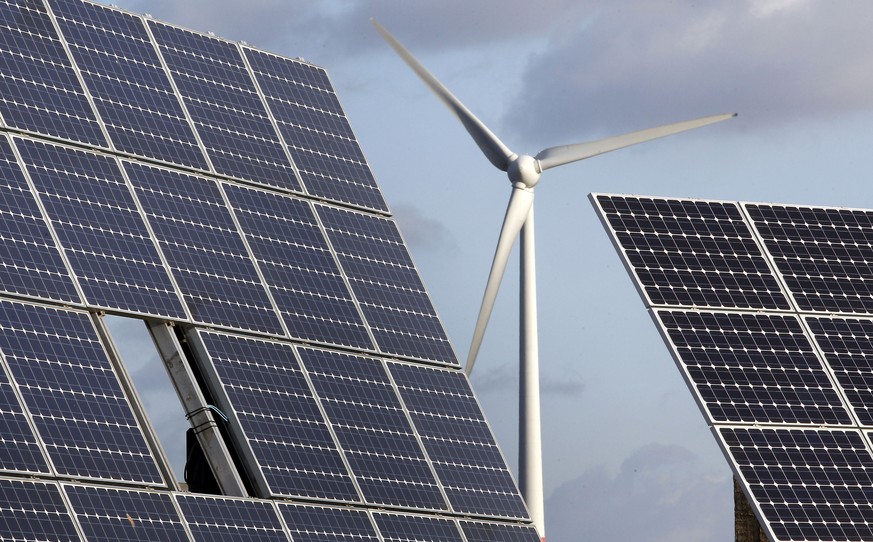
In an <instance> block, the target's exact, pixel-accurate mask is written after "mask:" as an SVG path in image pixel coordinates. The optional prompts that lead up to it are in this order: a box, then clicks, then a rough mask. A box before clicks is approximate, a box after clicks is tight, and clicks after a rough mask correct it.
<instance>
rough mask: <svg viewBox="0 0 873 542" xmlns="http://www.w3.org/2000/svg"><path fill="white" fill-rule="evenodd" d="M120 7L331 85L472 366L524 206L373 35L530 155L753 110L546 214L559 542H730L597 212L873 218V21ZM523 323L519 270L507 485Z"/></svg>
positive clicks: (651, 3)
mask: <svg viewBox="0 0 873 542" xmlns="http://www.w3.org/2000/svg"><path fill="white" fill-rule="evenodd" d="M116 2H117V3H119V4H120V5H121V6H122V7H124V8H127V9H130V10H132V11H136V12H140V13H150V14H152V15H153V16H154V17H156V18H158V19H162V20H166V21H169V22H173V23H176V24H180V25H183V26H186V27H189V28H192V29H195V30H201V31H212V32H215V33H216V34H217V35H219V36H224V37H228V38H232V39H238V40H244V41H246V42H248V43H249V44H252V45H254V46H257V47H260V48H263V49H267V50H270V51H274V52H277V53H280V54H283V55H287V56H291V57H297V56H301V57H303V58H305V59H307V60H309V61H311V62H313V63H315V64H318V65H321V66H324V67H326V68H327V69H328V71H329V73H330V75H331V78H332V80H333V83H334V85H335V87H336V89H337V92H338V94H339V96H340V99H341V101H342V102H343V104H344V106H345V108H346V112H347V114H348V116H349V118H350V120H351V123H352V126H353V127H354V129H355V131H356V133H357V135H358V138H359V139H360V141H361V144H362V146H363V148H364V152H365V154H366V155H367V157H368V160H369V161H370V164H371V166H372V168H373V171H374V173H375V175H376V178H377V180H378V181H379V183H380V185H381V187H382V189H383V192H384V194H385V196H386V198H387V200H388V202H389V205H390V206H391V208H392V210H393V211H394V213H395V215H396V217H397V220H398V222H399V223H400V226H401V229H402V230H403V233H404V235H405V237H406V240H407V242H408V244H409V245H410V247H411V250H412V252H413V256H414V258H415V260H416V262H417V264H418V266H419V269H420V272H421V273H422V275H423V278H424V280H425V283H426V285H427V286H428V289H429V290H430V292H431V295H432V297H433V299H434V302H435V304H436V306H437V310H438V311H439V312H440V314H441V316H442V318H443V322H444V324H445V325H446V327H447V329H448V332H449V335H450V337H451V338H452V340H453V343H454V346H455V349H456V351H457V352H458V354H459V355H460V356H464V355H465V354H466V351H467V348H468V346H469V340H470V336H471V334H472V330H473V325H474V322H475V317H476V314H477V311H478V308H479V302H480V300H481V293H482V289H483V288H484V284H485V279H486V277H487V273H488V268H489V266H490V262H491V258H492V256H493V250H494V245H495V243H496V240H497V233H498V230H499V227H500V224H501V221H502V218H503V212H504V210H505V206H506V200H507V198H508V196H509V184H508V182H507V181H506V177H505V176H504V175H503V174H502V173H501V172H499V171H497V170H495V169H493V168H492V166H491V165H490V164H489V163H488V162H487V161H486V160H485V159H484V158H483V157H482V156H481V155H480V153H479V151H478V149H477V148H476V147H475V145H474V144H473V143H472V141H471V140H470V139H469V137H468V136H467V134H466V133H465V132H464V130H463V128H462V127H461V126H460V124H459V123H458V122H457V120H456V119H455V118H454V117H453V116H451V114H449V113H448V111H447V110H446V109H445V108H444V106H443V105H442V104H441V103H440V102H439V101H438V100H436V99H435V98H434V97H433V96H432V95H431V94H430V93H429V91H428V90H427V89H426V88H425V87H424V86H423V85H422V84H421V82H420V81H419V80H418V79H417V78H416V77H415V76H414V75H413V74H412V73H411V72H410V71H409V69H408V68H407V67H406V66H405V65H404V64H403V63H402V62H401V61H400V60H399V59H398V58H397V57H396V56H395V55H394V53H393V52H392V51H391V50H390V49H389V48H388V46H387V45H386V44H385V43H384V42H382V41H381V39H380V38H379V36H378V34H377V33H376V32H375V30H374V29H373V27H372V26H371V25H370V23H369V18H370V17H376V18H377V19H378V20H379V21H380V22H381V23H382V24H383V25H384V26H385V27H386V28H388V30H389V31H391V32H392V33H393V34H394V35H396V36H397V38H398V39H400V40H401V41H402V42H403V43H404V44H405V45H406V46H407V47H408V48H409V49H410V50H411V51H412V52H413V54H415V55H416V56H417V57H418V58H419V59H420V60H421V61H422V62H423V63H424V64H425V65H426V66H428V68H429V69H430V70H431V71H432V72H433V73H434V74H435V75H436V76H437V77H438V78H440V80H441V81H442V82H443V83H445V84H446V86H448V87H449V88H450V89H451V90H452V91H453V92H454V93H455V94H456V95H457V96H458V97H459V98H460V99H461V100H462V101H464V103H465V104H466V105H467V106H468V107H469V108H470V109H471V110H472V111H473V112H474V113H475V114H477V115H478V116H479V117H480V118H481V119H482V120H483V121H484V122H485V123H486V124H488V125H489V126H490V127H491V128H492V129H493V130H494V131H495V132H496V133H497V134H498V135H499V136H500V137H501V138H502V139H503V141H504V142H506V143H507V144H508V145H509V146H510V147H511V148H512V149H513V150H515V151H516V152H519V153H531V154H533V153H536V152H537V151H539V150H540V149H542V148H545V147H548V146H552V145H558V144H565V143H574V142H579V141H585V140H589V139H594V138H598V137H603V136H608V135H613V134H618V133H622V132H626V131H630V130H636V129H642V128H647V127H650V126H654V125H658V124H663V123H668V122H674V121H679V120H686V119H690V118H694V117H698V116H703V115H710V114H716V113H726V112H733V111H736V112H738V113H739V115H740V116H739V117H738V118H736V119H733V120H731V121H728V122H725V123H721V124H718V125H715V126H710V127H706V128H703V129H701V130H699V131H696V132H691V133H688V134H683V135H679V136H674V137H672V138H669V139H664V140H660V141H657V142H653V143H649V144H646V145H642V146H639V147H634V148H631V149H625V150H622V151H618V152H615V153H612V154H609V155H605V156H601V157H597V158H594V159H591V160H589V161H586V162H582V163H578V164H573V165H569V166H564V167H562V168H559V169H555V170H550V171H549V172H547V174H546V175H545V176H544V178H543V180H542V181H541V183H540V184H539V186H538V188H537V204H536V216H537V250H538V269H537V272H538V279H539V301H540V306H539V322H540V351H541V352H540V358H541V361H540V362H541V366H542V371H543V376H542V381H543V416H544V425H543V438H544V456H545V482H546V496H547V500H546V516H547V517H546V520H547V527H546V528H547V535H548V537H549V539H550V540H551V541H555V542H564V541H567V542H569V541H574V540H651V541H662V540H663V541H667V540H670V541H673V542H686V541H688V542H690V541H695V542H698V541H715V540H729V539H732V538H731V537H732V536H733V534H732V514H733V511H732V506H733V502H732V486H731V473H730V469H729V467H728V464H727V462H726V461H725V459H724V457H723V456H722V454H721V451H720V450H719V449H718V446H717V445H716V443H715V440H714V439H713V437H712V435H711V433H710V431H709V429H708V427H707V425H706V423H705V422H704V419H703V417H702V416H701V414H700V413H699V410H698V408H697V406H696V404H695V402H694V400H693V399H692V396H691V394H690V392H689V391H688V389H687V388H686V386H685V384H684V382H683V380H682V378H681V376H680V374H679V372H678V371H677V369H676V367H675V364H674V362H673V361H672V359H671V357H670V355H669V354H668V351H667V349H666V347H665V346H664V345H663V343H662V341H661V339H660V337H659V335H658V333H657V331H656V330H655V327H654V326H653V324H652V322H651V320H650V319H649V317H648V315H647V313H646V311H645V309H644V307H643V304H642V302H641V301H640V299H639V297H638V295H637V293H636V291H635V289H634V287H633V286H632V284H631V281H630V280H629V278H628V276H627V274H626V272H625V271H624V268H623V266H622V264H621V262H620V260H619V258H618V256H617V255H616V253H615V251H614V249H613V247H612V245H611V243H610V242H609V240H608V238H607V237H606V234H605V232H604V231H603V228H602V226H601V225H600V223H599V221H598V219H597V218H596V216H595V215H594V212H593V209H592V208H591V205H590V204H589V203H588V201H587V198H586V196H587V194H588V193H589V192H617V193H636V194H648V195H661V196H681V197H695V198H713V199H726V200H743V201H763V202H788V203H802V204H821V205H834V206H843V207H861V208H873V187H871V180H870V173H869V172H870V171H871V170H873V167H871V166H873V154H871V153H870V149H871V148H873V134H871V129H870V127H871V126H873V122H871V121H873V34H871V33H870V32H869V29H870V28H871V27H873V4H870V3H867V2H861V1H848V0H847V1H844V2H839V3H833V2H813V1H811V0H809V1H806V0H713V1H708V2H690V1H686V2H668V1H664V0H616V1H613V2H608V3H605V2H595V1H593V0H543V1H540V2H521V1H518V0H500V1H498V0H485V1H480V2H469V1H459V0H444V1H441V2H399V1H387V0H384V1H343V2H339V1H335V0H332V1H321V2H310V1H302V0H246V1H243V0H124V1H121V2H119V0H116ZM517 315H518V302H517V273H516V264H515V260H514V259H513V262H512V263H510V266H509V269H508V271H507V274H506V277H505V278H504V285H503V288H502V290H501V294H500V298H499V299H498V302H497V305H496V307H495V313H494V316H493V318H492V323H491V325H490V327H489V329H488V333H487V335H486V338H485V342H484V344H483V348H482V350H481V352H480V355H479V361H478V363H477V366H476V372H475V374H474V375H473V384H474V387H475V389H476V391H477V394H478V396H479V398H480V400H481V401H482V403H483V405H484V407H485V410H486V414H487V415H488V417H489V419H490V421H491V424H492V426H493V428H494V430H495V432H496V434H497V436H498V439H499V441H500V442H501V444H502V446H503V448H504V452H505V453H506V455H507V458H508V460H509V461H510V464H511V465H512V466H513V468H514V466H515V462H516V455H517V454H516V451H515V448H516V441H517V437H516V414H515V409H516V386H517V376H516V371H517V336H518V333H517V326H518V318H517Z"/></svg>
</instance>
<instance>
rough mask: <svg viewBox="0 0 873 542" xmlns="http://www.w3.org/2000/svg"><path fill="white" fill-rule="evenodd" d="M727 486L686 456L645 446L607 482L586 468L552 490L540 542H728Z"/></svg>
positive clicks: (729, 506)
mask: <svg viewBox="0 0 873 542" xmlns="http://www.w3.org/2000/svg"><path fill="white" fill-rule="evenodd" d="M732 505H733V483H732V481H731V478H730V476H723V475H721V474H718V475H713V474H711V473H707V472H705V471H704V470H703V469H702V468H701V467H700V465H698V463H697V458H696V456H694V454H693V453H692V452H690V451H689V450H687V449H686V448H682V447H680V446H668V445H662V444H656V443H652V444H649V445H647V446H644V447H642V448H639V449H637V450H636V451H634V452H633V453H632V454H631V455H630V457H628V458H627V459H626V460H625V461H624V463H623V464H622V466H621V469H620V471H619V472H618V474H616V475H614V476H611V475H610V474H608V473H607V472H606V471H604V470H603V469H602V468H593V469H590V470H588V471H586V472H585V473H584V474H582V475H581V476H580V477H578V478H575V479H573V480H569V481H567V482H565V483H564V484H563V485H561V486H559V487H558V488H557V489H556V490H555V491H554V492H553V493H552V495H551V496H550V497H549V498H548V499H547V501H546V503H545V509H546V537H547V538H548V540H550V541H551V542H571V541H575V540H645V541H647V542H667V541H669V542H715V541H722V540H732V539H733V536H732V533H733V507H732Z"/></svg>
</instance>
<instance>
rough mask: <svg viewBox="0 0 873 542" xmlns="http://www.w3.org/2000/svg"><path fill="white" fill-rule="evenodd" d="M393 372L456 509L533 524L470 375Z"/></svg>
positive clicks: (400, 367) (397, 367) (416, 369)
mask: <svg viewBox="0 0 873 542" xmlns="http://www.w3.org/2000/svg"><path fill="white" fill-rule="evenodd" d="M388 369H389V371H390V373H391V376H392V377H393V379H394V382H395V384H396V385H397V389H398V391H399V392H400V397H401V398H402V399H403V403H404V405H405V406H406V408H407V409H408V410H409V416H410V417H411V418H412V423H413V425H414V426H415V429H416V430H417V432H418V434H419V436H420V437H421V441H422V443H423V444H424V449H425V450H426V451H427V455H428V457H430V460H431V462H432V463H433V467H434V470H435V471H436V474H437V478H439V480H440V482H441V483H442V486H443V489H444V491H445V492H446V496H447V497H448V499H449V503H450V504H451V505H452V510H454V511H455V512H462V513H464V514H474V515H482V516H492V517H509V518H520V519H528V517H529V516H528V513H527V509H526V508H525V505H524V502H523V501H522V499H521V496H520V495H519V493H518V488H517V487H516V485H515V481H514V480H513V479H512V475H511V474H510V472H509V469H508V467H507V466H506V461H505V460H504V458H503V454H501V453H500V449H499V448H498V447H497V442H495V440H494V436H493V434H492V433H491V429H490V428H489V427H488V423H487V422H486V421H485V417H484V416H483V415H482V410H481V409H480V408H479V405H478V403H477V402H476V398H475V396H474V395H473V390H472V389H470V384H469V382H468V381H467V378H466V376H464V374H463V373H461V372H458V371H449V370H444V369H434V368H430V367H422V366H414V365H407V364H401V363H388Z"/></svg>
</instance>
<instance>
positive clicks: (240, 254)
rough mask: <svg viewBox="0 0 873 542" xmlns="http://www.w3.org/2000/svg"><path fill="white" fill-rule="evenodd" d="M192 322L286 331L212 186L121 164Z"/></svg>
mask: <svg viewBox="0 0 873 542" xmlns="http://www.w3.org/2000/svg"><path fill="white" fill-rule="evenodd" d="M124 169H125V171H126V172H127V175H128V178H129V179H130V181H131V183H132V184H133V186H134V188H135V191H136V195H137V198H138V199H139V202H140V204H141V205H142V208H143V211H144V212H145V214H146V217H147V220H148V222H149V224H150V225H151V228H152V231H153V232H154V236H155V238H156V239H157V241H158V243H159V244H160V247H161V251H162V252H163V254H164V257H166V259H167V263H168V264H169V266H170V269H171V271H172V274H173V277H174V278H175V279H176V282H177V284H178V285H179V289H180V290H181V291H182V296H183V298H184V299H185V303H186V304H187V306H188V309H189V310H190V311H191V315H192V316H193V318H194V320H195V321H196V322H201V323H204V324H214V325H218V326H226V327H231V328H236V329H242V330H250V331H259V332H262V333H270V334H274V335H284V334H285V332H284V331H283V329H282V326H281V324H280V322H279V320H278V317H277V315H276V312H275V310H274V309H273V305H272V302H271V301H270V298H269V296H268V295H267V292H266V290H265V289H264V285H263V284H262V282H261V279H260V277H259V276H258V273H257V270H256V269H255V267H254V265H253V264H252V261H251V258H250V257H249V254H248V251H247V250H246V247H245V244H244V243H243V240H242V238H241V237H240V234H239V232H238V231H237V228H236V225H235V224H234V222H233V217H232V216H231V214H230V212H229V211H228V209H227V207H226V206H225V204H224V199H223V197H222V194H221V191H220V190H219V188H218V185H217V184H216V183H215V181H212V180H210V179H206V178H201V177H195V176H193V175H187V174H184V173H180V172H177V171H173V170H169V169H164V168H158V167H154V166H147V165H145V164H139V163H134V162H124Z"/></svg>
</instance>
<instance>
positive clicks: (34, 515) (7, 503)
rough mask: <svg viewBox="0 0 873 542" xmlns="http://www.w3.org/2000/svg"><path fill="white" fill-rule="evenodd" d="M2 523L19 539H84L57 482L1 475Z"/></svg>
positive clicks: (6, 537) (65, 541) (5, 533)
mask: <svg viewBox="0 0 873 542" xmlns="http://www.w3.org/2000/svg"><path fill="white" fill-rule="evenodd" d="M0 527H2V534H0V536H2V537H3V539H4V540H10V541H11V540H14V541H15V542H19V541H20V542H45V541H48V540H50V541H51V542H73V541H76V542H78V541H79V540H80V539H79V535H78V533H76V527H75V525H74V524H73V520H72V519H71V518H70V514H69V512H68V511H67V507H66V506H65V505H64V502H63V500H62V499H61V491H60V489H58V486H57V485H55V484H46V483H42V482H26V481H22V480H4V479H0Z"/></svg>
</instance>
